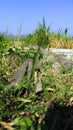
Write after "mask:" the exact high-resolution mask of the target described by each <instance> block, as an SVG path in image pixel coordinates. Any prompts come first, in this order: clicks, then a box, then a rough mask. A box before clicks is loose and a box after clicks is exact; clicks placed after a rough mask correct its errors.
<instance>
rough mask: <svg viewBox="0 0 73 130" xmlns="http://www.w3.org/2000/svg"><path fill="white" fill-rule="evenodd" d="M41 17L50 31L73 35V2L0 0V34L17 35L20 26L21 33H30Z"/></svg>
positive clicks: (60, 0)
mask: <svg viewBox="0 0 73 130" xmlns="http://www.w3.org/2000/svg"><path fill="white" fill-rule="evenodd" d="M43 16H44V18H45V21H46V25H47V26H49V25H50V24H51V23H52V25H51V30H52V31H55V32H57V31H58V30H59V29H61V28H62V30H63V31H64V29H65V28H66V27H67V28H68V33H69V34H73V0H0V32H4V31H5V30H6V28H7V27H8V32H9V33H10V32H12V33H14V34H17V33H18V31H19V28H20V25H21V24H22V33H24V34H27V33H32V32H34V31H35V29H36V27H37V26H38V23H39V22H40V23H41V22H42V18H43Z"/></svg>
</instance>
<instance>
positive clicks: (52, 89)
mask: <svg viewBox="0 0 73 130" xmlns="http://www.w3.org/2000/svg"><path fill="white" fill-rule="evenodd" d="M46 90H48V91H55V89H54V88H49V87H47V88H46Z"/></svg>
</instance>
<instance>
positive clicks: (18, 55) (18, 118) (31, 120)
mask: <svg viewBox="0 0 73 130" xmlns="http://www.w3.org/2000/svg"><path fill="white" fill-rule="evenodd" d="M49 29H50V27H49V28H47V27H46V25H45V21H44V18H43V24H39V27H38V28H37V29H36V31H35V33H33V34H30V35H28V36H27V38H26V39H24V44H25V43H26V46H28V48H27V49H26V48H25V47H24V46H25V45H24V44H23V45H22V46H21V47H19V46H18V47H14V45H12V41H11V39H8V38H7V37H6V35H4V34H0V48H1V50H0V129H2V130H3V129H5V130H18V129H20V130H44V129H46V130H48V129H49V130H58V129H60V130H62V129H70V128H72V127H73V125H72V124H71V123H72V122H73V120H72V119H73V117H72V116H73V104H72V103H73V98H72V97H73V96H72V95H73V91H72V90H71V88H72V87H73V69H72V70H71V71H69V70H67V68H65V67H63V70H62V71H61V72H60V73H59V74H55V73H54V72H53V71H52V62H51V61H50V60H49V59H47V56H46V58H44V57H45V56H44V54H42V53H41V52H40V50H39V48H37V49H33V48H30V47H29V45H30V43H31V44H32V45H33V44H34V43H35V44H37V45H38V46H39V47H47V46H51V47H62V46H63V45H64V46H63V47H69V48H70V47H71V48H72V44H71V45H70V42H71V41H72V40H73V39H72V38H67V44H65V43H66V39H65V37H63V35H60V34H59V35H58V34H54V33H50V31H49ZM59 33H60V32H59ZM65 35H67V30H65ZM17 41H20V38H19V39H17ZM62 42H65V43H64V44H63V43H62ZM48 44H49V45H48ZM29 58H30V59H32V60H33V65H32V68H31V72H30V74H29V72H28V71H27V72H26V75H25V76H24V77H23V79H22V80H21V82H20V83H19V84H18V85H17V86H14V87H12V88H11V87H10V86H9V84H10V83H11V80H12V77H13V75H14V74H15V73H16V72H17V71H18V70H19V68H20V67H21V66H22V64H23V63H24V62H25V61H26V60H27V59H29ZM39 68H41V69H39ZM28 69H29V68H28V67H27V70H28ZM36 71H37V77H38V79H40V78H41V82H42V87H43V90H42V91H41V92H38V93H36V87H37V83H36V82H35V78H34V74H35V72H36ZM70 120H71V122H70Z"/></svg>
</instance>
